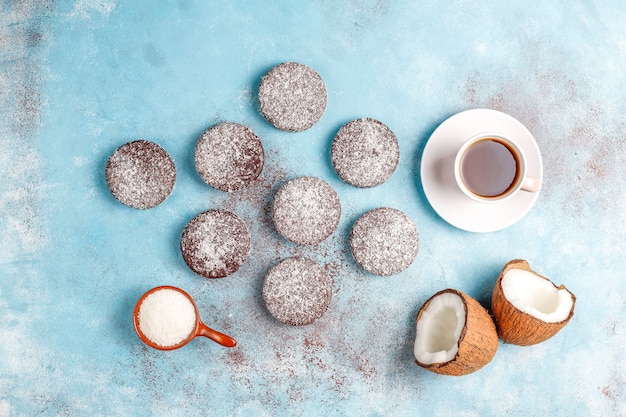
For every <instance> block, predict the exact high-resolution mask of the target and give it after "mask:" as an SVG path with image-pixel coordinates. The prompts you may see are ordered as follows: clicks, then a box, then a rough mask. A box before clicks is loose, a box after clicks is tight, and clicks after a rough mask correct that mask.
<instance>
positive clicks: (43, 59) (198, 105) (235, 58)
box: [0, 0, 626, 417]
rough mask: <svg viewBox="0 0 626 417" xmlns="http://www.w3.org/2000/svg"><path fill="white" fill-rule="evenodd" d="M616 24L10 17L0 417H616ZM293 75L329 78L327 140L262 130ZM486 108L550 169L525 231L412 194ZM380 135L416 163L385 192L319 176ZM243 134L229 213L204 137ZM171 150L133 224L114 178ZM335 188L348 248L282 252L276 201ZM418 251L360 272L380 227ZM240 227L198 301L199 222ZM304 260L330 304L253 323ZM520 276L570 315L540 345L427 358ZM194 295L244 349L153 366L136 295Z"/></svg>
mask: <svg viewBox="0 0 626 417" xmlns="http://www.w3.org/2000/svg"><path fill="white" fill-rule="evenodd" d="M625 18H626V4H625V3H624V2H622V1H619V0H615V1H582V0H573V1H555V2H528V1H523V2H521V1H520V2H517V1H516V2H506V6H503V2H500V1H495V0H493V1H482V2H476V1H460V0H459V1H388V2H385V1H373V0H352V1H346V2H335V1H329V0H320V1H309V2H289V1H273V2H229V1H211V2H209V1H206V2H205V1H199V0H179V1H163V2H159V5H157V4H156V2H151V1H143V0H142V1H138V0H137V1H126V2H122V1H116V0H71V1H64V2H52V1H45V0H40V1H36V0H24V1H16V0H2V1H0V178H1V180H0V245H1V246H0V279H1V287H0V416H1V417H5V416H34V415H44V416H49V415H60V416H126V415H167V416H195V415H198V416H199V415H234V416H282V415H285V416H287V415H354V416H377V415H394V416H449V415H455V416H465V417H470V416H486V415H507V416H544V415H558V416H589V415H593V416H618V415H626V396H625V394H624V392H625V390H626V386H625V381H626V377H625V376H624V375H626V362H625V361H624V359H623V346H624V344H626V330H625V326H626V315H625V312H626V295H625V294H626V284H625V282H626V281H625V280H624V270H625V269H626V261H625V260H624V259H625V255H626V251H625V250H624V243H625V237H626V236H625V225H626V210H625V208H626V197H625V195H624V190H625V189H626V168H625V166H626V146H625V145H626V121H625V120H626V119H625V118H624V114H626V84H625V83H624V69H625V68H626V29H624V21H626V19H625ZM283 61H299V62H302V63H305V64H307V65H309V66H311V67H313V68H315V69H316V70H317V71H318V72H319V73H320V74H321V76H322V78H323V79H324V81H325V83H326V87H327V89H328V106H327V109H326V112H325V114H324V116H323V118H322V119H321V121H320V122H319V123H318V124H316V125H315V126H314V127H313V128H311V129H310V130H307V131H305V132H302V133H285V132H280V131H278V130H276V129H274V128H273V127H272V126H270V125H269V124H268V123H267V122H265V120H264V119H263V118H262V117H261V116H260V115H259V113H258V110H257V104H256V98H255V96H256V89H257V87H258V83H259V81H260V77H261V76H262V75H263V74H264V73H265V72H266V71H267V70H268V69H269V68H271V67H272V66H274V65H276V64H278V63H280V62H283ZM470 108H492V109H496V110H500V111H504V112H506V113H508V114H510V115H512V116H513V117H515V118H517V119H518V120H520V121H521V122H522V123H524V124H525V125H526V126H527V127H528V128H529V129H530V131H531V132H532V133H533V134H534V136H535V138H536V140H537V142H538V144H539V147H540V149H541V151H542V155H543V162H544V168H545V173H544V185H543V189H542V192H541V195H540V196H539V199H538V201H537V204H536V205H535V206H534V208H533V209H532V210H531V211H530V212H529V214H528V215H526V216H525V217H524V218H523V219H522V220H521V221H520V222H519V223H517V224H515V225H514V226H512V227H510V228H508V229H505V230H502V231H499V232H495V233H488V234H473V233H468V232H463V231H460V230H458V229H455V228H453V227H452V226H449V225H448V224H447V223H445V222H444V221H443V220H441V219H440V218H439V217H438V216H437V215H436V214H435V212H434V211H433V210H432V209H431V207H430V206H429V204H428V202H427V201H426V199H425V197H424V194H423V191H422V189H421V184H420V180H419V176H418V172H419V164H420V157H421V152H422V150H423V147H424V144H425V143H426V140H427V139H428V137H429V135H430V133H431V132H432V131H433V130H434V129H435V127H436V126H437V125H438V124H439V123H441V122H442V121H443V120H445V119H446V118H447V117H449V116H450V115H452V114H454V113H456V112H458V111H462V110H466V109H470ZM357 117H374V118H377V119H379V120H381V121H383V122H384V123H385V124H387V125H388V126H389V127H390V128H391V129H392V130H393V131H394V132H395V133H396V135H397V136H398V138H399V142H400V150H401V160H400V165H399V166H398V169H397V170H396V172H395V173H394V175H393V176H392V178H391V179H390V180H389V181H388V182H387V183H385V184H384V185H382V186H379V187H376V188H374V189H367V190H361V189H355V188H352V187H350V186H348V185H346V184H343V183H342V182H341V181H340V180H339V179H338V178H337V176H336V174H335V173H334V171H333V170H332V167H331V165H330V162H329V154H328V152H329V148H330V143H331V141H332V138H333V136H334V134H335V133H336V131H337V130H338V129H339V127H340V126H341V125H343V124H344V123H346V122H347V121H349V120H352V119H354V118H357ZM218 121H234V122H239V123H243V124H245V125H247V126H249V127H250V128H252V129H253V130H254V131H255V132H256V133H257V134H258V135H259V136H260V137H261V139H262V141H263V144H264V147H265V149H266V153H267V161H266V167H265V170H264V172H263V174H262V176H261V177H260V179H259V180H258V181H257V182H256V183H255V184H254V185H253V186H252V187H250V188H249V189H247V190H246V191H243V192H241V193H238V194H234V195H226V194H224V193H221V192H219V191H215V190H213V189H211V188H210V187H208V186H207V185H205V184H204V183H202V181H201V180H200V178H199V176H198V175H197V173H196V172H195V170H194V167H193V146H194V144H195V141H196V139H197V137H198V136H199V134H200V133H201V132H202V131H203V130H204V129H205V128H207V127H209V126H210V125H212V124H214V123H216V122H218ZM140 138H142V139H149V140H153V141H155V142H157V143H159V144H161V145H162V146H163V147H164V148H165V149H166V150H167V151H168V152H169V153H170V154H171V155H172V157H173V158H174V160H175V162H176V165H177V168H178V178H177V182H176V188H175V190H174V193H173V194H172V195H171V197H170V198H169V199H168V200H166V202H165V203H163V204H162V205H160V206H158V207H157V208H154V209H151V210H148V211H138V210H133V209H130V208H127V207H125V206H123V205H121V204H119V203H118V202H117V201H116V200H115V199H113V197H112V196H111V195H110V193H109V191H108V189H107V187H106V183H105V180H104V166H105V163H106V160H107V158H108V156H109V155H110V154H111V153H112V152H113V150H114V149H115V148H116V147H117V146H119V145H121V144H122V143H124V142H127V141H129V140H134V139H140ZM300 175H315V176H319V177H321V178H323V179H325V180H327V181H328V182H330V183H331V185H333V187H335V189H336V190H337V191H338V193H339V195H340V197H341V200H342V204H343V209H344V210H343V213H342V218H341V223H340V225H339V228H338V230H337V231H336V233H335V234H334V235H333V236H332V237H331V238H330V239H329V240H328V241H326V242H324V243H322V244H320V245H319V246H318V247H312V248H303V247H299V246H296V245H293V244H290V243H288V242H287V241H285V240H284V239H281V238H279V237H278V236H277V235H276V234H275V232H274V231H273V229H272V226H271V222H269V221H268V216H267V208H268V202H269V201H271V196H272V193H273V192H274V191H275V190H276V187H277V186H278V185H280V184H281V183H282V182H284V181H285V180H287V179H289V178H293V177H296V176H300ZM382 205H387V206H392V207H395V208H398V209H401V210H403V211H404V212H406V213H407V214H409V215H410V216H411V217H412V218H413V219H414V221H415V223H416V224H417V226H418V229H419V231H420V236H421V247H420V253H419V254H418V257H417V259H416V260H415V262H414V263H413V265H412V266H411V267H410V268H409V269H408V270H406V271H405V272H403V273H402V274H400V275H397V276H394V277H388V278H381V277H374V276H371V275H367V274H365V273H363V272H362V271H361V270H360V269H359V268H358V267H357V266H356V265H355V264H354V261H353V260H352V258H351V256H350V253H349V251H347V248H346V238H347V234H348V233H349V230H350V227H351V225H352V223H353V222H354V221H355V220H356V219H357V218H358V217H359V215H360V214H362V213H363V212H364V211H366V210H368V209H371V208H374V207H377V206H382ZM215 207H223V208H227V209H230V210H233V211H235V212H237V213H238V214H239V215H240V216H241V217H243V218H244V220H245V221H246V222H247V223H248V225H249V227H250V230H251V232H252V236H253V242H252V252H251V255H250V258H249V260H248V261H247V262H246V264H245V265H244V266H243V267H242V268H241V269H240V271H238V272H237V273H236V274H235V275H233V276H231V277H228V278H225V279H222V280H216V281H207V280H204V279H202V278H200V277H199V276H196V275H194V273H193V272H191V270H189V268H187V266H186V265H185V264H184V262H183V260H182V257H181V255H180V252H179V249H178V244H179V238H180V234H181V232H182V228H183V227H184V225H185V224H186V223H187V222H188V221H189V220H190V219H191V218H192V217H193V216H194V215H195V214H197V213H199V212H200V211H203V210H206V209H209V208H215ZM291 254H304V255H307V256H310V257H312V258H314V259H316V260H317V261H319V262H320V263H321V264H323V265H325V266H326V267H327V268H328V270H329V271H330V272H331V273H332V274H333V277H334V280H335V289H336V292H335V295H334V298H333V300H332V302H331V305H330V308H329V310H328V312H327V313H326V315H324V316H323V317H322V318H321V319H320V320H319V321H318V322H316V323H315V324H313V325H311V326H308V327H305V328H292V327H289V326H286V325H282V324H280V323H279V322H277V321H276V320H274V319H273V318H271V317H270V316H269V315H268V313H267V312H266V310H265V309H264V307H263V304H262V300H261V298H260V286H261V283H262V278H263V274H264V273H265V271H266V270H267V269H268V268H269V267H270V266H271V265H273V264H275V263H276V262H277V261H278V260H279V259H282V258H283V257H285V256H288V255H291ZM513 258H523V259H527V260H528V261H529V262H530V263H531V266H533V267H534V268H535V269H536V270H537V271H538V272H539V273H541V274H543V275H546V276H548V277H549V278H551V279H552V280H553V281H555V282H556V283H563V284H565V285H566V286H567V287H568V288H569V289H570V290H571V291H572V292H574V293H575V294H576V295H577V297H578V300H577V304H576V313H575V315H574V318H573V320H572V321H571V322H570V324H569V325H568V326H567V327H566V328H565V329H563V330H562V331H561V332H560V333H559V334H557V335H556V336H555V337H554V338H553V339H551V340H549V341H547V342H545V343H543V344H541V345H537V346H533V347H525V348H522V347H516V346H510V345H503V344H500V348H499V350H498V352H497V354H496V356H495V358H494V360H493V361H492V362H491V363H490V364H489V365H488V366H486V367H485V368H483V369H482V370H480V371H479V372H477V373H475V374H472V375H469V376H465V377H462V378H452V377H444V376H438V375H435V374H432V373H429V372H426V371H424V370H422V369H421V368H419V367H417V366H416V365H415V364H414V362H413V353H412V348H413V338H414V335H415V329H414V318H415V315H416V313H417V310H418V308H419V306H420V305H421V304H422V303H423V302H424V301H425V300H426V299H427V298H428V297H429V296H430V295H432V294H433V293H434V292H436V291H438V290H440V289H443V288H446V287H453V288H457V289H459V290H462V291H465V292H467V293H468V294H470V295H472V296H474V297H476V298H477V299H478V300H479V301H481V302H482V303H484V304H485V305H488V302H489V299H490V294H491V289H492V286H493V284H494V282H495V279H496V277H497V275H498V272H499V270H500V269H501V268H502V266H503V265H504V264H505V263H506V262H507V261H508V260H510V259H513ZM164 284H170V285H176V286H179V287H181V288H183V289H185V290H186V291H188V292H189V293H190V294H191V295H193V296H194V297H195V299H196V301H197V303H198V306H199V308H200V312H201V316H202V318H203V320H204V321H205V322H206V323H207V324H208V325H210V326H213V327H215V328H216V329H219V330H222V331H224V332H226V333H228V334H231V335H232V336H233V337H235V338H236V339H237V340H238V342H239V345H238V347H237V348H235V349H231V350H228V349H225V348H222V347H220V346H218V345H217V344H215V343H212V342H211V341H209V340H207V339H202V340H200V339H196V340H194V341H193V342H192V343H191V344H189V345H187V346H186V347H184V348H183V349H181V350H178V351H174V352H160V351H156V350H152V349H150V348H148V347H146V346H145V345H143V344H142V343H141V342H140V341H139V340H138V338H137V336H136V335H135V333H134V331H133V328H132V319H131V316H132V309H133V307H134V304H135V302H136V301H137V299H138V298H139V297H140V296H141V294H143V293H144V292H145V291H147V290H148V289H150V288H152V287H154V286H157V285H164Z"/></svg>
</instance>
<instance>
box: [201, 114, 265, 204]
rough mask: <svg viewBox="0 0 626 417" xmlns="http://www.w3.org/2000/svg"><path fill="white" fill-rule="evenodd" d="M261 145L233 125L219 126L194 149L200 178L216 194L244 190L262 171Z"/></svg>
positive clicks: (237, 126)
mask: <svg viewBox="0 0 626 417" xmlns="http://www.w3.org/2000/svg"><path fill="white" fill-rule="evenodd" d="M263 161H264V152H263V145H262V144H261V141H260V140H259V138H258V136H257V135H256V134H254V132H252V130H250V129H248V128H247V127H245V126H242V125H240V124H237V123H220V124H218V125H215V126H213V127H211V128H210V129H208V130H206V131H205V132H204V133H203V134H202V136H201V137H200V139H198V142H197V143H196V149H195V162H196V169H197V171H198V173H199V174H200V177H202V179H203V180H204V182H206V183H207V184H209V185H210V186H212V187H213V188H217V189H218V190H222V191H226V192H231V191H237V190H240V189H242V188H244V187H246V186H247V185H248V184H249V183H250V182H251V181H253V180H255V179H256V178H257V177H258V176H259V175H260V174H261V171H262V170H263Z"/></svg>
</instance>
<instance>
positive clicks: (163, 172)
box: [105, 140, 176, 209]
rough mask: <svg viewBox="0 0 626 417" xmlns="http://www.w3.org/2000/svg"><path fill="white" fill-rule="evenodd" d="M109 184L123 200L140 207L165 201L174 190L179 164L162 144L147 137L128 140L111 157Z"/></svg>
mask: <svg viewBox="0 0 626 417" xmlns="http://www.w3.org/2000/svg"><path fill="white" fill-rule="evenodd" d="M105 177H106V182H107V186H108V187H109V190H111V194H113V197H115V198H116V199H117V200H118V201H119V202H120V203H122V204H125V205H127V206H129V207H132V208H136V209H149V208H152V207H156V206H158V205H159V204H161V203H162V202H163V201H165V199H167V197H169V195H170V194H171V193H172V190H173V189H174V183H175V182H176V166H175V165H174V161H173V160H172V157H171V156H170V155H169V154H168V153H167V152H166V151H165V149H163V148H162V147H160V146H159V145H157V144H156V143H154V142H150V141H147V140H136V141H133V142H128V143H125V144H124V145H122V146H120V147H119V148H117V149H116V150H115V152H113V154H112V155H111V156H110V157H109V159H108V161H107V165H106V169H105Z"/></svg>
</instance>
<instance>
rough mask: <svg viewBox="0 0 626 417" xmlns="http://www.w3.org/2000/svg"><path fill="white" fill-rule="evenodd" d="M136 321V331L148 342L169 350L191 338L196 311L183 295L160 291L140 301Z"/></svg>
mask: <svg viewBox="0 0 626 417" xmlns="http://www.w3.org/2000/svg"><path fill="white" fill-rule="evenodd" d="M137 319H138V323H139V329H140V330H141V332H142V333H143V334H144V336H145V337H146V338H148V340H150V341H151V342H153V343H155V344H157V345H159V346H162V347H169V346H175V345H177V344H179V343H181V342H183V341H184V340H186V339H187V338H188V337H189V336H190V335H191V333H192V332H193V330H194V329H195V326H196V310H195V308H194V306H193V304H192V303H191V301H189V299H188V298H187V297H185V295H183V294H181V293H180V292H178V291H175V290H171V289H161V290H157V291H155V292H153V293H152V294H149V295H148V296H147V297H146V298H145V299H144V300H143V302H142V303H141V306H140V307H139V314H138V316H137Z"/></svg>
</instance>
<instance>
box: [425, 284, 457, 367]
mask: <svg viewBox="0 0 626 417" xmlns="http://www.w3.org/2000/svg"><path fill="white" fill-rule="evenodd" d="M464 325H465V306H464V304H463V299H462V298H461V297H460V296H459V295H457V294H455V293H447V292H446V293H442V294H440V295H438V296H436V297H434V298H433V299H431V300H430V303H428V306H427V307H426V309H425V310H424V311H422V314H421V315H420V318H419V320H418V321H417V331H416V336H415V348H414V354H415V359H417V360H418V361H419V362H420V363H422V364H425V365H430V364H433V363H445V362H449V361H451V360H452V359H454V357H455V356H456V353H457V352H458V350H459V337H460V336H461V331H462V330H463V326H464Z"/></svg>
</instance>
